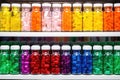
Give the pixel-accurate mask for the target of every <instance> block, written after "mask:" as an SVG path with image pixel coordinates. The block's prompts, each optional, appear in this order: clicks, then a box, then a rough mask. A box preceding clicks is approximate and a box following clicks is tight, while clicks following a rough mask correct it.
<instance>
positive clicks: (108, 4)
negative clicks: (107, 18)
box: [104, 3, 113, 7]
mask: <svg viewBox="0 0 120 80" xmlns="http://www.w3.org/2000/svg"><path fill="white" fill-rule="evenodd" d="M109 6H111V7H112V6H113V4H112V3H105V4H104V7H109Z"/></svg>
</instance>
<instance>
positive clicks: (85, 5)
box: [83, 3, 92, 7]
mask: <svg viewBox="0 0 120 80" xmlns="http://www.w3.org/2000/svg"><path fill="white" fill-rule="evenodd" d="M83 6H84V7H92V3H84V4H83Z"/></svg>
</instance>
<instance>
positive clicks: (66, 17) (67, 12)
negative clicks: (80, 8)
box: [62, 3, 72, 32]
mask: <svg viewBox="0 0 120 80" xmlns="http://www.w3.org/2000/svg"><path fill="white" fill-rule="evenodd" d="M62 31H64V32H70V31H72V11H71V4H70V3H64V4H63V10H62Z"/></svg>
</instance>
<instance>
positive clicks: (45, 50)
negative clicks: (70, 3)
mask: <svg viewBox="0 0 120 80" xmlns="http://www.w3.org/2000/svg"><path fill="white" fill-rule="evenodd" d="M41 50H42V55H41V74H50V46H49V45H42V47H41Z"/></svg>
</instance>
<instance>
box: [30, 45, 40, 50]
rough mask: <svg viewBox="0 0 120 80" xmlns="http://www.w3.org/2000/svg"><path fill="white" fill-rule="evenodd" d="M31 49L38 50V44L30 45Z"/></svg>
mask: <svg viewBox="0 0 120 80" xmlns="http://www.w3.org/2000/svg"><path fill="white" fill-rule="evenodd" d="M31 50H40V45H32V46H31Z"/></svg>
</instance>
